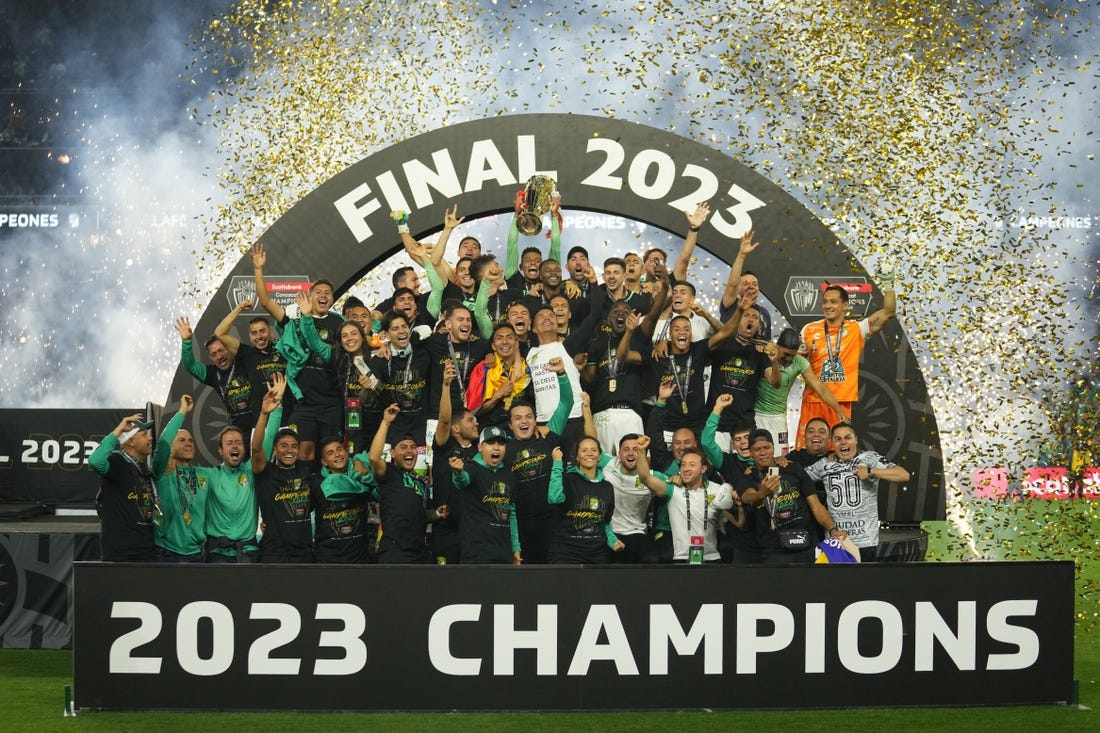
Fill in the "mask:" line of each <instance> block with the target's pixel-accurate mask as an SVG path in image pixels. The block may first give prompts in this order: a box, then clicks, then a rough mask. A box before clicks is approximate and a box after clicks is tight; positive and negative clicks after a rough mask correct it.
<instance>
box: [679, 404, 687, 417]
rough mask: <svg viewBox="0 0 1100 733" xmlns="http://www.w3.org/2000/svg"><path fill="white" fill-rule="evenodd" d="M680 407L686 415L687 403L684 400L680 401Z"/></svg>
mask: <svg viewBox="0 0 1100 733" xmlns="http://www.w3.org/2000/svg"><path fill="white" fill-rule="evenodd" d="M680 409H681V410H682V411H683V413H684V414H685V415H686V414H688V403H686V402H681V403H680Z"/></svg>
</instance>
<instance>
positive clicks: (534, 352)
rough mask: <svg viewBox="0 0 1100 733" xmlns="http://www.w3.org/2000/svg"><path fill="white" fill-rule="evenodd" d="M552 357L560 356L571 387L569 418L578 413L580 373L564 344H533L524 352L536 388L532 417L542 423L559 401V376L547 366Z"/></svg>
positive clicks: (548, 420)
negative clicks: (528, 351)
mask: <svg viewBox="0 0 1100 733" xmlns="http://www.w3.org/2000/svg"><path fill="white" fill-rule="evenodd" d="M555 356H559V357H561V360H562V363H564V364H565V373H566V375H567V376H568V377H569V385H570V386H571V387H572V388H573V409H572V410H571V411H570V412H569V417H570V418H574V417H580V416H581V374H580V372H578V371H577V365H576V364H574V363H573V357H571V356H570V355H569V352H568V351H566V350H565V345H564V344H562V343H561V342H560V341H555V342H554V343H552V344H546V345H545V346H536V347H534V348H532V349H531V351H530V353H528V354H527V366H528V367H529V368H530V369H531V385H532V388H533V389H534V390H535V420H536V421H537V422H539V423H542V424H544V425H545V424H546V423H548V422H550V416H551V415H553V414H554V410H555V409H556V408H557V406H558V403H559V402H560V401H561V391H560V390H559V389H558V375H557V374H555V373H554V372H552V371H550V370H549V369H548V368H547V367H546V365H547V364H549V363H550V360H551V359H553V358H554V357H555Z"/></svg>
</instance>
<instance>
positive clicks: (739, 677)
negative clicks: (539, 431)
mask: <svg viewBox="0 0 1100 733" xmlns="http://www.w3.org/2000/svg"><path fill="white" fill-rule="evenodd" d="M871 589H873V590H871ZM953 589H959V590H957V591H956V590H953ZM75 590H76V596H75V622H76V628H75V636H74V638H75V648H74V653H75V669H76V672H75V676H76V699H77V704H78V706H79V707H91V708H110V709H127V708H172V709H178V708H194V709H290V710H293V709H322V710H323V709H358V710H385V709H469V710H484V709H502V710H503V709H542V710H546V709H561V710H566V709H623V708H638V709H653V708H691V707H700V708H768V707H774V708H797V707H847V706H851V705H860V706H868V705H870V706H877V705H883V706H889V705H948V704H950V705H955V704H1009V703H1013V704H1015V703H1022V702H1035V703H1041V702H1059V701H1065V700H1066V699H1068V697H1069V695H1070V692H1071V680H1072V669H1073V660H1072V646H1073V566H1072V564H1070V563H1004V564H996V563H980V564H977V563H976V564H966V565H941V564H934V565H885V566H868V567H847V568H836V567H834V568H827V567H808V568H807V567H803V568H749V569H742V568H732V567H728V566H725V567H714V568H709V567H708V568H691V567H662V568H622V567H613V568H583V567H544V568H524V569H522V570H520V571H515V570H514V569H512V568H496V567H462V566H456V567H453V568H436V567H391V568H387V567H359V568H350V567H333V566H325V567H321V566H313V567H275V566H248V567H244V566H241V567H236V566H230V567H223V566H198V567H185V566H172V567H148V566H136V565H131V566H126V565H108V564H98V563H97V564H83V563H81V564H78V565H77V569H76V580H75ZM520 599H522V600H520ZM826 680H827V684H826V683H825V681H826ZM428 691H430V693H431V694H425V693H426V692H428Z"/></svg>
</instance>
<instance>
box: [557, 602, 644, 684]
mask: <svg viewBox="0 0 1100 733" xmlns="http://www.w3.org/2000/svg"><path fill="white" fill-rule="evenodd" d="M601 631H603V632H604V633H605V634H607V643H606V644H600V643H599V640H600V632H601ZM600 660H605V661H611V662H614V663H615V670H616V671H617V672H618V673H619V674H621V675H636V674H638V665H637V663H636V662H635V661H634V654H633V652H631V650H630V642H629V641H628V640H627V638H626V630H625V629H624V628H623V622H622V620H621V619H620V618H619V611H618V609H617V608H615V606H612V605H596V606H592V607H591V608H589V609H588V617H587V618H585V620H584V628H583V629H581V638H580V639H578V640H577V649H576V651H575V652H574V654H573V661H572V662H570V663H569V672H568V673H567V674H569V675H570V676H577V675H585V674H588V667H589V665H590V664H592V662H594V661H600Z"/></svg>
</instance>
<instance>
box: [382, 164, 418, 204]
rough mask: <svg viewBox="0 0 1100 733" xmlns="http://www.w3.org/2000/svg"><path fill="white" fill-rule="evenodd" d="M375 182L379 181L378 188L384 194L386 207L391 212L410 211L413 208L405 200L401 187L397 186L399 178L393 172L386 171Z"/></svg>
mask: <svg viewBox="0 0 1100 733" xmlns="http://www.w3.org/2000/svg"><path fill="white" fill-rule="evenodd" d="M374 180H376V181H378V188H379V190H380V191H381V192H382V198H384V199H386V206H387V207H388V208H389V210H390V211H408V210H409V209H411V208H412V207H411V206H409V202H408V201H406V200H405V194H404V193H402V192H401V186H399V185H397V177H396V176H395V175H394V174H393V171H386V172H384V173H382V174H381V175H379V176H378V177H377V178H375V179H374Z"/></svg>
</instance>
